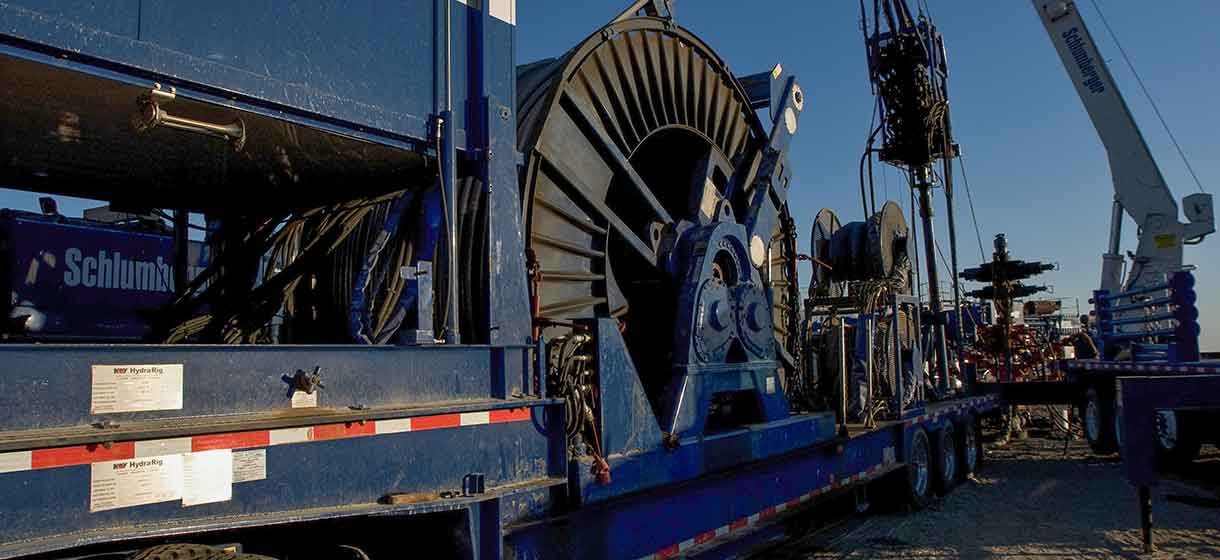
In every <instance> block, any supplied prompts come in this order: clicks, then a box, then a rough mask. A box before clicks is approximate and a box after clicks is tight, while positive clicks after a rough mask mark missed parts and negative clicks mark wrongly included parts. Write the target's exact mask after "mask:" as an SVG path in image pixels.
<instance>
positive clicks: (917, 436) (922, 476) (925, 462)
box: [901, 428, 933, 510]
mask: <svg viewBox="0 0 1220 560" xmlns="http://www.w3.org/2000/svg"><path fill="white" fill-rule="evenodd" d="M932 470H933V467H932V446H931V444H930V443H929V442H928V432H926V431H924V429H923V428H915V431H914V432H912V433H911V444H910V445H908V446H907V452H906V469H905V472H904V473H903V476H902V477H901V481H902V483H903V490H904V494H903V496H904V497H905V498H906V501H907V503H908V504H910V506H911V507H912V508H913V509H916V510H920V509H923V508H925V507H927V505H928V504H929V503H931V502H932V480H931V479H932Z"/></svg>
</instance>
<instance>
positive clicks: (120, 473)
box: [89, 455, 182, 512]
mask: <svg viewBox="0 0 1220 560" xmlns="http://www.w3.org/2000/svg"><path fill="white" fill-rule="evenodd" d="M92 469H93V472H92V476H91V477H90V481H89V511H90V512H97V511H106V510H109V509H117V508H124V507H131V506H139V505H144V504H155V503H157V502H168V501H170V500H177V499H178V498H181V497H182V456H181V455H162V456H159V457H143V458H140V459H126V460H123V461H104V462H101V463H93V465H92Z"/></svg>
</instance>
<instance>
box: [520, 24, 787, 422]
mask: <svg viewBox="0 0 1220 560" xmlns="http://www.w3.org/2000/svg"><path fill="white" fill-rule="evenodd" d="M517 90H518V116H519V120H518V123H519V124H518V149H519V150H520V152H521V153H522V154H524V156H525V165H524V168H523V171H522V178H521V194H522V201H523V207H524V208H523V210H524V214H525V215H524V224H525V227H526V232H525V233H526V238H527V239H526V243H527V247H528V254H529V258H530V259H531V260H532V262H531V263H530V268H531V269H532V270H533V271H534V273H533V279H532V281H533V286H534V287H533V294H534V296H533V297H534V300H535V302H536V303H535V305H534V320H535V324H536V325H539V327H540V328H543V329H544V330H545V334H546V335H547V337H548V338H554V337H556V336H562V335H564V334H566V333H567V332H568V331H570V330H572V329H573V328H575V327H576V323H579V322H582V321H586V320H592V319H598V318H612V319H614V320H615V321H617V324H618V327H619V330H620V331H621V333H622V336H623V339H624V342H625V344H626V347H627V349H628V351H629V354H630V356H631V359H632V362H633V363H634V365H635V367H636V369H637V371H638V372H639V374H640V378H641V382H642V383H643V385H644V388H645V391H646V392H647V394H648V396H649V400H650V401H651V402H652V404H653V406H654V409H656V408H657V407H658V406H659V404H658V403H659V401H661V400H662V398H663V393H664V392H665V390H666V386H667V385H668V384H669V382H670V380H671V379H672V378H673V375H674V368H675V367H676V366H675V364H676V363H680V362H683V361H684V358H683V355H684V354H685V353H686V352H687V351H688V350H690V351H692V352H693V353H695V354H698V355H699V356H700V357H701V358H706V359H713V360H720V361H725V360H727V361H733V360H744V359H746V358H745V357H744V356H745V355H746V354H749V355H753V356H760V355H764V354H767V353H768V352H774V348H773V345H774V342H773V341H778V343H779V346H780V347H782V348H792V349H795V344H796V342H797V341H796V338H797V337H795V336H792V337H789V333H795V332H796V330H797V327H798V325H799V322H798V317H797V306H798V299H799V293H798V292H797V291H796V290H797V282H796V267H795V263H796V261H795V253H796V251H795V232H794V231H793V227H792V223H791V219H790V218H789V217H788V213H787V208H786V206H784V207H783V208H782V209H781V213H780V219H778V220H777V221H776V223H777V226H776V227H775V229H774V231H773V232H772V235H771V239H770V241H769V242H768V243H765V244H764V245H765V246H764V247H763V249H764V250H765V253H766V255H765V262H764V264H763V265H762V266H755V264H754V263H752V262H751V261H752V259H751V256H750V254H749V249H748V248H746V247H745V246H742V244H740V243H736V242H735V241H733V239H735V237H734V236H733V235H729V236H728V237H725V236H720V237H717V235H710V236H704V237H701V238H700V239H699V240H696V241H693V242H692V241H688V240H687V239H688V238H689V237H691V236H690V235H687V233H689V232H691V231H694V230H696V229H700V228H709V227H713V226H716V224H721V225H723V226H724V227H726V228H730V229H731V228H741V223H742V220H741V218H740V217H741V216H745V214H746V213H747V211H748V210H749V199H750V195H751V194H752V191H751V188H752V184H753V180H752V178H753V176H754V174H755V173H757V169H758V166H759V161H760V160H761V158H762V156H763V148H764V147H765V146H766V142H767V134H766V132H765V131H764V128H763V125H762V123H761V122H760V120H759V119H758V117H757V116H756V114H755V108H754V107H752V106H751V103H750V100H749V97H748V96H747V95H746V93H745V91H744V89H743V87H742V85H741V83H739V81H738V80H737V79H736V78H735V77H734V76H733V74H731V73H730V72H729V70H728V68H727V67H726V65H725V63H724V61H723V60H721V59H720V58H719V57H718V56H716V54H715V53H714V52H713V51H712V50H711V49H710V48H709V47H708V46H707V45H706V44H705V43H703V42H702V41H701V40H699V39H698V38H697V37H695V36H694V35H692V34H690V33H689V32H688V31H686V30H684V29H682V28H680V27H678V26H676V25H674V24H673V22H672V21H670V20H668V19H665V18H658V17H639V18H632V19H626V20H620V21H616V22H614V23H611V24H610V25H608V26H606V27H605V28H603V29H602V30H600V31H598V32H597V33H594V34H593V35H591V36H590V37H589V38H587V39H586V40H585V41H583V42H582V43H581V44H579V45H578V46H577V47H575V48H574V49H572V50H571V51H569V52H568V53H566V54H564V55H563V56H561V57H559V58H555V59H550V60H543V61H539V62H536V63H533V64H528V65H525V66H522V67H520V68H519V69H518V82H517ZM716 227H720V226H716ZM742 231H744V229H743V230H742ZM684 243H685V244H688V245H689V244H690V243H695V244H698V243H712V244H713V245H712V247H711V249H708V248H707V247H706V246H700V247H694V248H691V247H689V246H685V245H683V244H684ZM717 244H722V245H717ZM683 247H686V249H683ZM721 249H723V250H721ZM686 250H689V251H693V252H696V253H697V252H699V251H705V252H706V253H707V258H706V259H705V261H700V262H703V263H704V265H706V272H707V275H706V277H701V278H699V279H698V280H699V282H694V281H692V276H691V274H692V273H691V272H690V270H687V269H686V268H687V265H684V264H682V263H679V262H677V261H675V258H677V257H675V255H678V254H685V253H684V252H683V251H686ZM694 260H697V259H692V260H691V262H693V261H694ZM684 262H686V261H684ZM689 266H690V267H692V268H693V267H696V265H695V264H690V265H689ZM700 266H702V265H700ZM678 268H682V269H683V270H678ZM696 276H697V274H696ZM755 283H761V284H762V286H756V285H754V284H755ZM695 284H699V285H698V286H696V285H695ZM746 286H753V288H750V289H752V290H754V292H752V293H755V294H762V295H761V296H758V295H754V296H750V298H752V300H751V301H752V303H750V304H749V305H748V306H746V305H744V304H743V305H742V307H749V311H743V310H742V309H737V307H733V309H736V311H733V309H730V308H729V307H720V308H716V307H714V306H712V307H708V309H710V310H711V313H712V315H714V317H712V319H711V320H712V321H714V322H719V321H730V322H731V321H733V320H735V319H742V314H743V313H746V314H749V315H750V317H749V318H748V322H749V324H750V328H748V329H745V328H744V327H743V329H744V330H747V331H749V332H750V333H752V334H749V335H742V336H738V337H731V336H720V335H719V334H715V335H708V336H703V335H701V334H700V333H699V332H696V333H692V332H691V327H690V324H689V323H687V321H689V320H690V317H688V316H684V314H685V313H688V312H689V310H690V309H693V308H695V307H699V306H701V305H703V304H704V300H702V299H699V298H708V297H712V298H715V297H720V296H712V295H709V294H713V293H717V294H720V295H721V296H724V294H727V293H729V292H732V291H733V290H738V291H740V290H747V288H746ZM768 291H769V292H770V294H771V297H767V295H766V294H767V293H768ZM696 294H697V295H696ZM724 297H726V298H727V296H724ZM692 298H693V299H692ZM730 299H731V298H730ZM747 299H749V298H747ZM768 299H769V300H770V301H768ZM695 300H698V301H695ZM724 301H728V300H727V299H726V300H724ZM737 301H741V300H737ZM767 307H771V309H770V310H768V309H767ZM760 310H761V311H760ZM768 311H769V312H768ZM700 320H702V319H700ZM743 321H745V320H744V319H743ZM743 324H744V322H743ZM675 329H676V330H677V331H678V334H677V336H675ZM696 330H697V329H696ZM708 332H711V331H708ZM687 338H689V339H692V340H694V341H695V342H694V343H693V345H694V348H693V349H690V348H687V347H686V343H687V342H686V339H687ZM794 353H795V352H794Z"/></svg>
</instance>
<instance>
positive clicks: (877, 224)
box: [814, 201, 910, 287]
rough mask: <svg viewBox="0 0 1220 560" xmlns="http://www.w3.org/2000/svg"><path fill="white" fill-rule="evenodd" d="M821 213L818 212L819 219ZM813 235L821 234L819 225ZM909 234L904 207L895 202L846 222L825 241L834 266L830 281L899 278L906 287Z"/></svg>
mask: <svg viewBox="0 0 1220 560" xmlns="http://www.w3.org/2000/svg"><path fill="white" fill-rule="evenodd" d="M824 212H828V211H825V210H824ZM831 214H832V215H833V213H831ZM821 216H822V214H821V213H819V218H821ZM828 229H829V228H827V229H826V230H828ZM826 230H823V231H826ZM814 235H815V236H817V235H818V225H817V224H815V226H814ZM908 236H909V229H908V228H907V222H906V218H905V217H904V216H903V214H902V208H901V207H900V206H898V204H897V203H895V202H894V201H888V202H886V203H885V205H884V206H882V207H881V211H880V212H877V213H876V214H873V215H872V216H871V217H870V218H869V219H868V221H866V222H848V223H846V224H843V225H842V227H840V228H838V229H837V230H834V231H833V232H831V233H830V239H829V242H828V243H826V247H827V249H828V250H829V255H828V258H829V261H830V263H831V266H832V267H833V269H832V270H831V271H830V281H831V282H850V281H863V280H880V279H886V278H900V279H902V281H903V286H904V287H906V285H907V273H908V270H909V268H910V261H909V260H908V257H907V239H908ZM815 242H816V237H815ZM816 251H817V249H816V248H815V254H818V253H817V252H816ZM819 258H821V257H819Z"/></svg>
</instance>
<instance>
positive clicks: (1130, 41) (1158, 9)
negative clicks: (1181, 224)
mask: <svg viewBox="0 0 1220 560" xmlns="http://www.w3.org/2000/svg"><path fill="white" fill-rule="evenodd" d="M928 1H929V4H930V9H931V10H932V15H933V17H934V18H935V21H936V23H937V25H938V26H939V27H940V29H941V31H942V32H943V34H944V36H945V40H946V43H947V47H948V49H949V63H950V87H951V92H950V97H951V99H950V100H951V111H952V116H953V124H954V132H955V135H956V137H957V140H958V141H959V142H960V143H961V145H962V150H963V152H964V154H965V159H966V163H967V171H968V176H969V179H970V187H971V190H972V192H973V195H974V202H975V209H976V211H977V215H978V222H979V229H980V233H981V237H982V244H983V249H984V251H985V252H986V254H987V255H988V256H990V253H991V239H992V237H993V236H994V235H995V234H996V233H1000V232H1004V233H1007V234H1008V237H1009V244H1010V247H1011V249H1012V251H1013V253H1014V254H1015V256H1016V258H1021V259H1026V260H1046V261H1050V262H1055V263H1058V264H1059V265H1060V267H1061V269H1060V270H1058V271H1054V272H1051V273H1048V274H1046V275H1044V276H1043V277H1042V278H1043V281H1045V282H1046V283H1050V284H1053V285H1054V286H1055V294H1054V296H1055V297H1066V298H1069V301H1068V305H1071V302H1072V300H1073V299H1074V298H1077V297H1079V298H1080V303H1081V306H1082V307H1087V305H1088V304H1087V299H1088V296H1089V294H1090V292H1091V290H1092V289H1093V288H1094V287H1095V286H1096V285H1097V283H1098V278H1099V271H1100V262H1101V257H1100V255H1101V253H1102V251H1103V250H1104V247H1105V243H1106V236H1107V231H1108V227H1109V208H1110V200H1111V198H1112V188H1111V185H1110V176H1109V170H1108V167H1107V164H1106V158H1105V153H1104V152H1103V150H1102V147H1101V143H1100V141H1099V140H1098V139H1097V136H1096V134H1095V133H1094V131H1093V128H1092V125H1091V124H1090V122H1089V120H1088V117H1087V116H1086V114H1085V112H1084V109H1083V107H1082V106H1081V103H1080V101H1079V99H1078V98H1077V97H1076V93H1075V91H1074V90H1073V89H1072V86H1071V83H1070V82H1069V81H1068V78H1067V75H1066V74H1065V72H1064V69H1063V67H1062V66H1061V64H1060V62H1059V59H1058V57H1057V56H1056V54H1055V52H1054V49H1053V47H1052V46H1051V43H1050V40H1049V39H1048V38H1047V36H1046V32H1045V31H1044V30H1043V29H1042V27H1041V25H1040V24H1039V22H1038V17H1037V15H1036V14H1035V12H1034V10H1033V7H1032V5H1031V2H1029V1H1028V0H987V1H967V0H928ZM1100 1H1101V2H1103V3H1102V8H1103V10H1105V13H1106V16H1107V18H1108V19H1109V21H1110V23H1111V25H1112V26H1113V27H1114V28H1115V30H1116V32H1117V33H1118V35H1119V39H1120V40H1121V41H1122V42H1123V45H1124V47H1125V48H1126V50H1127V52H1128V54H1129V55H1130V56H1131V57H1132V59H1133V60H1134V62H1135V65H1136V68H1137V70H1138V71H1139V72H1140V74H1141V76H1142V77H1143V79H1144V81H1145V83H1146V84H1147V85H1148V87H1149V88H1150V89H1151V91H1152V94H1153V95H1154V96H1155V97H1156V99H1157V102H1158V103H1159V105H1160V108H1161V111H1162V113H1163V114H1164V115H1165V118H1166V119H1167V120H1168V122H1169V124H1170V126H1171V127H1173V130H1174V133H1175V134H1176V135H1177V137H1178V140H1179V142H1180V143H1181V144H1182V147H1183V148H1184V149H1185V151H1186V153H1187V155H1188V156H1189V157H1190V158H1191V161H1192V163H1193V165H1194V167H1195V170H1196V172H1197V173H1198V175H1199V178H1200V179H1201V180H1202V181H1203V184H1204V187H1205V188H1206V189H1208V190H1209V191H1212V190H1214V189H1215V187H1216V186H1217V185H1220V157H1218V156H1220V134H1217V131H1220V110H1217V109H1216V107H1215V105H1213V104H1212V103H1211V101H1212V99H1214V98H1215V92H1216V91H1217V90H1218V89H1220V77H1218V76H1220V74H1218V73H1217V72H1216V70H1217V62H1216V58H1217V56H1218V55H1220V35H1218V34H1216V32H1215V25H1216V23H1215V22H1217V21H1220V2H1216V1H1214V0H1175V1H1171V2H1164V3H1151V2H1146V1H1135V0H1100ZM626 5H627V1H626V0H622V1H619V0H521V1H520V2H518V23H519V25H518V31H519V33H518V61H519V62H522V63H524V62H529V61H533V60H537V59H539V58H545V57H551V56H557V55H559V54H561V53H562V52H564V51H565V50H567V49H569V48H571V47H572V46H574V45H576V44H577V43H578V42H579V41H581V40H582V39H584V38H585V37H586V36H587V35H589V34H590V33H592V32H594V31H596V30H597V29H598V28H599V27H600V26H601V25H602V24H604V23H606V22H607V21H608V20H609V19H610V18H611V17H612V16H614V15H615V14H617V13H618V12H619V11H620V10H621V9H622V8H623V7H625V6H626ZM1079 5H1080V7H1081V9H1082V11H1083V12H1084V17H1085V18H1086V21H1087V23H1088V24H1089V26H1090V29H1091V31H1092V32H1093V35H1094V36H1095V37H1096V38H1097V40H1098V42H1099V43H1100V47H1101V49H1102V52H1103V55H1104V56H1106V58H1107V59H1108V62H1109V63H1110V68H1111V70H1112V71H1113V72H1114V74H1115V77H1116V79H1117V80H1118V82H1119V85H1120V86H1121V87H1122V90H1123V92H1124V94H1125V95H1126V97H1127V100H1128V103H1129V105H1130V106H1131V108H1132V111H1133V112H1134V113H1135V115H1136V119H1137V120H1138V121H1139V123H1140V124H1141V126H1142V127H1143V131H1144V135H1145V137H1146V138H1147V140H1148V143H1149V145H1150V146H1151V148H1152V151H1153V153H1154V154H1155V155H1156V157H1157V159H1158V161H1159V162H1160V164H1161V169H1162V172H1163V173H1164V175H1165V178H1166V180H1167V181H1168V183H1169V185H1170V188H1171V189H1173V191H1174V194H1175V196H1176V197H1177V198H1178V199H1179V200H1180V199H1181V197H1182V196H1185V195H1186V194H1189V193H1191V192H1194V191H1195V187H1194V183H1193V182H1192V180H1191V179H1190V176H1189V175H1188V174H1187V172H1186V170H1185V168H1184V166H1183V165H1182V163H1181V161H1180V160H1179V158H1178V156H1177V154H1176V153H1175V152H1174V150H1173V146H1172V144H1170V142H1169V139H1168V138H1167V136H1166V135H1165V133H1164V131H1163V130H1162V129H1161V127H1160V124H1159V123H1158V122H1157V121H1156V118H1155V115H1154V114H1153V112H1152V110H1151V107H1150V106H1149V105H1148V103H1147V101H1146V100H1145V99H1144V97H1143V95H1142V94H1141V93H1140V92H1139V89H1138V87H1137V85H1136V83H1135V80H1134V78H1133V77H1132V75H1131V74H1130V72H1129V71H1128V70H1127V67H1126V65H1125V64H1124V63H1123V62H1122V60H1121V59H1120V58H1119V57H1118V51H1117V49H1116V48H1115V46H1114V44H1113V43H1112V42H1111V40H1110V38H1109V35H1108V34H1107V33H1106V32H1105V29H1104V28H1103V26H1102V25H1101V22H1100V20H1099V19H1098V18H1097V15H1096V13H1095V12H1094V10H1093V6H1092V4H1091V3H1090V2H1089V1H1087V0H1084V1H1082V2H1080V3H1079ZM678 22H679V24H680V25H683V26H685V27H687V28H689V29H691V30H693V31H694V32H695V33H696V34H697V35H699V36H701V37H702V38H703V39H704V40H706V41H707V42H708V43H709V44H710V45H712V47H713V48H715V49H716V50H717V51H718V53H719V54H720V55H721V57H723V58H724V59H725V60H727V61H728V63H729V66H730V68H732V69H733V70H734V71H735V72H736V73H738V74H743V75H744V74H750V73H755V72H760V71H763V70H768V69H770V68H771V67H772V66H773V65H774V64H775V63H776V62H782V63H783V64H784V65H785V66H786V67H787V68H789V69H790V70H792V71H793V72H794V73H795V74H796V75H797V76H798V77H799V78H800V80H801V83H802V86H803V88H804V90H805V92H806V95H807V98H808V99H809V102H808V103H807V105H806V109H805V111H804V114H803V116H802V119H801V126H800V130H799V132H798V134H797V137H796V140H795V143H794V145H793V148H792V155H791V158H792V161H793V165H794V169H795V185H794V188H793V189H792V191H791V195H790V205H791V207H792V209H793V212H794V214H795V217H796V219H797V223H798V224H799V227H800V228H801V231H802V239H801V243H807V242H808V229H807V228H808V227H809V225H810V223H811V222H812V219H813V216H814V214H816V213H817V211H818V210H819V209H820V208H822V207H829V208H832V209H834V210H836V211H837V212H838V213H839V215H840V216H841V217H842V218H843V219H844V221H851V220H859V219H861V218H862V214H861V211H860V208H859V194H858V186H857V185H858V183H857V175H856V165H857V162H858V159H859V157H860V153H861V149H862V148H863V144H864V140H865V136H866V133H867V131H866V129H867V127H868V125H869V116H870V112H871V109H872V103H873V100H872V97H871V95H870V93H869V85H868V81H867V75H866V73H865V64H864V50H863V42H862V39H861V35H860V31H859V5H858V2H857V1H856V0H833V1H829V0H827V1H821V0H817V1H815V0H786V1H778V0H754V1H751V2H742V1H741V0H679V2H678ZM887 185H888V190H889V195H890V196H889V198H895V199H897V200H899V201H903V202H904V206H905V200H906V192H905V190H902V189H901V188H900V185H901V178H900V176H899V175H897V174H896V173H893V172H891V173H888V174H886V175H883V176H882V177H878V190H879V194H884V193H885V192H886V186H887ZM958 185H959V191H960V193H961V195H964V194H965V188H964V185H963V184H962V183H961V182H960V181H959V183H958ZM961 195H959V208H960V210H959V214H958V216H959V219H958V226H959V245H960V248H959V254H960V258H961V264H962V266H963V267H965V266H973V265H975V264H977V263H978V262H979V261H980V255H979V247H978V246H979V243H978V241H976V237H975V233H974V228H973V226H972V224H971V221H970V219H969V208H968V206H967V205H966V200H965V196H961ZM938 201H939V199H938ZM86 205H87V204H86V203H84V202H80V201H70V200H61V209H62V210H63V211H64V212H65V213H70V214H73V213H75V214H76V215H79V214H78V213H79V212H80V210H81V209H82V208H83V207H85V206H86ZM0 207H15V208H24V209H31V210H33V209H36V208H37V203H36V196H35V195H32V194H28V193H14V192H12V191H3V190H0ZM937 219H938V222H937V227H938V228H939V231H940V232H941V234H942V235H941V238H942V244H944V245H942V246H943V247H944V248H945V249H946V250H947V240H945V239H946V238H945V237H944V236H943V233H944V231H945V222H944V213H943V211H939V214H938V217H937ZM1126 225H1127V227H1126V230H1127V231H1126V237H1127V243H1126V245H1125V248H1126V249H1128V250H1133V249H1134V243H1133V241H1132V238H1133V233H1134V232H1133V230H1134V227H1133V226H1132V224H1131V223H1130V222H1128V223H1127V224H1126ZM803 250H807V248H803ZM1186 261H1187V262H1188V263H1191V264H1195V265H1197V266H1198V268H1199V269H1198V271H1197V275H1198V278H1199V286H1198V291H1199V294H1200V299H1201V307H1202V321H1201V322H1202V324H1203V346H1204V349H1212V350H1220V295H1218V294H1217V293H1216V290H1214V289H1213V288H1212V287H1213V286H1216V285H1217V282H1220V236H1216V237H1214V238H1211V239H1208V240H1207V241H1205V242H1204V244H1203V245H1200V246H1197V247H1194V248H1188V250H1187V254H1186ZM807 277H808V274H807V269H806V271H805V272H804V273H803V281H807Z"/></svg>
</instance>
